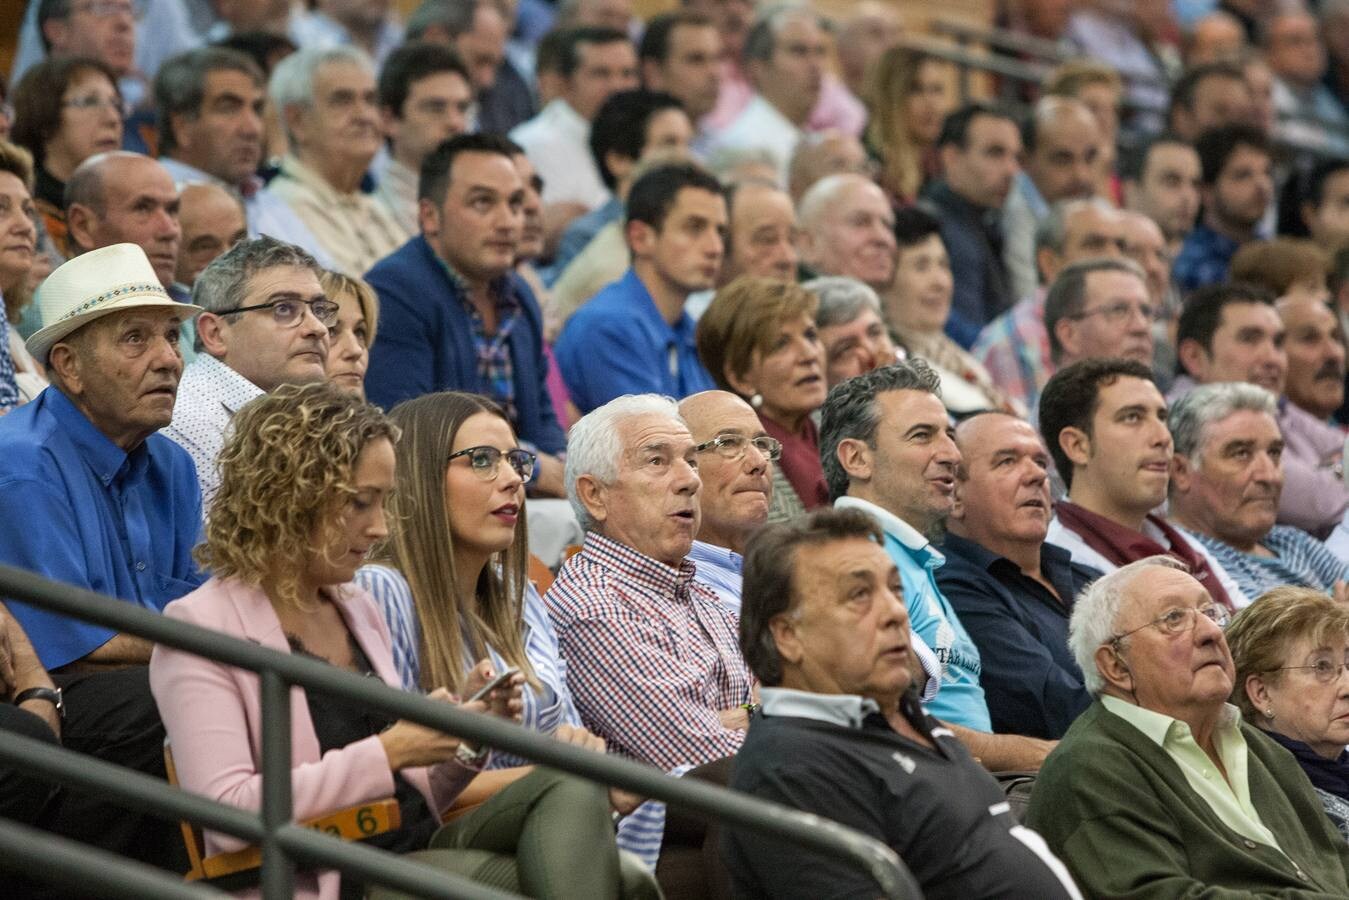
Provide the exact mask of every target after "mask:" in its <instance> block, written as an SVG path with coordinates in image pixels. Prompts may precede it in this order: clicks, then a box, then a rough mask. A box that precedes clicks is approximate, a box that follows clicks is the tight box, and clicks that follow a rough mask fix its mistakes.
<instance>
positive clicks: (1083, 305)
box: [1045, 259, 1157, 369]
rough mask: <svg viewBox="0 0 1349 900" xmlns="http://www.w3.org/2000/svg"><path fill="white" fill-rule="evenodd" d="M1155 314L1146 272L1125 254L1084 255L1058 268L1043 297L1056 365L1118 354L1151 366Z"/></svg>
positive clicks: (1046, 327) (1051, 348) (1050, 348)
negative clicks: (1111, 256)
mask: <svg viewBox="0 0 1349 900" xmlns="http://www.w3.org/2000/svg"><path fill="white" fill-rule="evenodd" d="M1156 315H1157V310H1156V308H1155V307H1154V306H1153V303H1152V296H1151V295H1150V294H1149V293H1148V283H1147V276H1146V275H1145V274H1144V273H1143V270H1142V269H1141V268H1139V266H1138V264H1137V263H1135V262H1133V261H1132V260H1127V259H1084V260H1081V261H1079V262H1075V263H1071V264H1070V265H1068V266H1067V267H1066V268H1065V269H1063V271H1061V272H1059V274H1058V277H1057V278H1055V279H1054V283H1053V284H1052V285H1050V288H1049V294H1048V295H1047V296H1046V297H1045V331H1046V332H1047V333H1048V335H1049V352H1050V357H1051V358H1052V359H1053V361H1054V365H1055V366H1056V367H1057V368H1059V369H1062V368H1064V367H1066V366H1070V365H1072V364H1073V363H1075V362H1077V361H1079V360H1083V359H1099V358H1103V357H1117V358H1123V359H1132V360H1136V361H1138V362H1140V363H1142V364H1143V365H1145V366H1151V365H1152V352H1153V344H1152V323H1153V321H1154V320H1155V318H1156Z"/></svg>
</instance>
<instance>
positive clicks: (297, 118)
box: [281, 103, 309, 150]
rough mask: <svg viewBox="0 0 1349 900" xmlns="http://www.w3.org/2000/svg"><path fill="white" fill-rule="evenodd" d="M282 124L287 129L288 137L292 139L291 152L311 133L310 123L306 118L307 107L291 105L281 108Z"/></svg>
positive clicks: (296, 104)
mask: <svg viewBox="0 0 1349 900" xmlns="http://www.w3.org/2000/svg"><path fill="white" fill-rule="evenodd" d="M281 124H282V125H283V126H284V127H285V130H286V137H287V138H289V139H290V143H291V150H294V149H296V145H298V144H300V143H301V142H302V139H303V138H304V137H305V136H306V135H307V134H308V133H309V123H308V122H307V121H306V117H305V107H304V106H302V105H301V104H299V103H291V104H289V105H288V106H284V107H282V108H281Z"/></svg>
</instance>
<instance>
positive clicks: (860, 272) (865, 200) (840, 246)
mask: <svg viewBox="0 0 1349 900" xmlns="http://www.w3.org/2000/svg"><path fill="white" fill-rule="evenodd" d="M797 218H798V219H799V221H800V226H801V235H800V253H801V261H802V262H803V263H805V264H806V265H807V266H808V267H809V268H810V269H811V270H812V271H814V272H815V274H817V275H845V276H847V277H849V278H856V279H857V280H858V281H861V282H863V283H864V284H866V285H868V286H869V287H870V288H871V289H872V290H874V291H878V292H884V291H886V290H887V289H888V288H889V287H890V283H891V282H892V281H893V280H894V277H895V262H896V258H897V254H898V250H897V248H896V244H895V213H894V210H893V209H891V207H890V201H889V200H887V199H886V198H885V192H884V191H882V190H881V189H880V187H878V186H877V184H876V183H875V182H874V181H872V180H871V179H869V178H867V177H865V176H863V175H853V174H850V173H841V174H838V175H828V176H826V177H824V178H821V179H820V180H819V181H817V182H815V184H814V185H813V186H812V187H811V188H810V190H808V191H806V193H805V196H803V197H802V198H801V205H800V208H799V209H798V211H797Z"/></svg>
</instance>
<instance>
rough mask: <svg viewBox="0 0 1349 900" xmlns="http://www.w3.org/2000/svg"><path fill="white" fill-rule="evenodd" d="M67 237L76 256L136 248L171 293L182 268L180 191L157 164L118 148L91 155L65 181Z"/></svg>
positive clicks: (180, 298) (148, 158)
mask: <svg viewBox="0 0 1349 900" xmlns="http://www.w3.org/2000/svg"><path fill="white" fill-rule="evenodd" d="M66 226H67V229H68V231H67V239H68V240H69V242H70V250H71V253H72V255H76V254H79V253H87V252H88V251H90V250H97V249H99V248H100V247H107V246H110V245H112V244H137V245H139V246H140V248H141V249H142V250H144V251H145V255H146V256H147V257H149V259H150V265H151V266H153V267H154V270H155V274H156V275H157V276H159V281H160V283H161V285H162V286H163V287H164V289H165V290H167V291H169V295H170V296H173V297H174V299H177V300H186V298H185V297H182V296H181V295H177V296H175V289H174V287H173V280H174V279H173V276H174V272H175V270H176V268H177V266H178V244H179V241H180V239H181V238H182V230H181V228H180V227H179V225H178V188H177V186H176V185H175V184H174V182H173V177H172V176H171V175H169V171H168V169H165V168H164V167H163V166H162V165H160V164H159V163H158V162H156V161H155V160H153V159H151V158H150V157H148V156H144V155H142V154H140V153H128V152H125V151H121V150H115V151H113V152H111V153H100V154H98V155H96V156H91V157H89V158H88V159H86V160H85V161H84V162H82V163H80V165H79V166H78V167H77V168H76V169H75V171H74V172H73V173H72V174H71V176H70V180H69V181H68V182H66Z"/></svg>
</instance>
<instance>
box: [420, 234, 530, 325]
mask: <svg viewBox="0 0 1349 900" xmlns="http://www.w3.org/2000/svg"><path fill="white" fill-rule="evenodd" d="M422 240H426V237H425V235H423V236H422ZM427 245H428V246H430V241H427ZM430 249H431V255H432V256H433V257H435V260H436V262H437V263H439V264H440V268H441V269H442V270H443V271H444V272H445V276H446V277H447V278H449V279H450V284H451V285H453V286H454V289H455V290H457V291H459V292H460V293H461V294H462V295H463V296H462V297H461V298H460V299H461V300H462V301H463V303H464V305H465V306H468V305H469V301H468V280H467V279H465V278H464V276H463V275H460V274H459V272H458V270H456V269H455V268H454V266H452V265H450V264H449V262H448V261H446V259H445V258H444V257H443V256H441V255H440V254H439V253H437V252H436V250H435V247H431V248H430ZM510 277H511V273H510V271H509V270H507V271H505V272H502V273H501V275H500V277H498V278H494V279H492V283H491V284H489V285H488V286H487V290H488V291H490V292H491V294H492V297H493V299H495V300H496V305H497V307H498V308H501V307H507V308H510V309H514V308H516V307H518V306H519V305H520V304H519V299H518V298H517V297H515V296H514V294H512V293H511V291H509V290H507V287H508V284H509V282H510Z"/></svg>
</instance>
